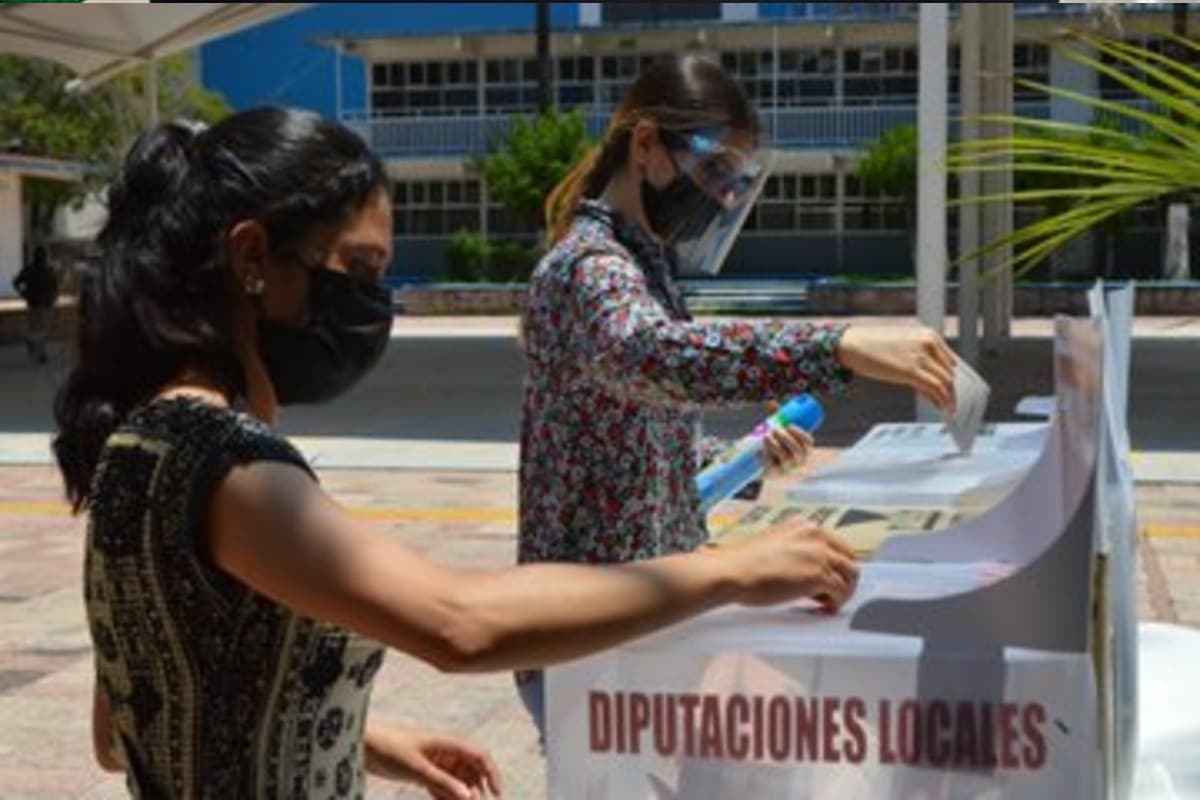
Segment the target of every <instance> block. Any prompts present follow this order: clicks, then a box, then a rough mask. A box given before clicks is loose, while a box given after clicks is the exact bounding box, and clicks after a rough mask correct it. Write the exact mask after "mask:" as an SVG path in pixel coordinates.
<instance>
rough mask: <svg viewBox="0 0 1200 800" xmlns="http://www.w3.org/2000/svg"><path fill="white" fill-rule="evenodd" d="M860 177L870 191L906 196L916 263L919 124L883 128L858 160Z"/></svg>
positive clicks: (908, 230) (907, 228)
mask: <svg viewBox="0 0 1200 800" xmlns="http://www.w3.org/2000/svg"><path fill="white" fill-rule="evenodd" d="M858 179H859V180H860V181H861V182H862V185H863V188H864V189H866V190H867V191H868V192H869V193H872V194H882V195H888V196H891V197H900V198H903V200H904V208H905V210H906V214H905V233H906V235H907V236H908V244H909V248H908V249H909V253H910V254H912V257H913V263H914V264H915V263H916V238H917V237H916V230H915V227H916V225H915V222H916V219H915V217H916V207H917V126H916V125H897V126H895V127H892V128H889V129H888V130H886V131H884V133H883V135H882V136H880V137H879V138H878V139H876V140H875V141H874V142H872V143H871V146H870V147H868V148H867V152H866V153H865V154H864V155H863V158H862V160H861V161H859V162H858Z"/></svg>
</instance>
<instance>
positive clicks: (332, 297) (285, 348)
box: [258, 269, 394, 406]
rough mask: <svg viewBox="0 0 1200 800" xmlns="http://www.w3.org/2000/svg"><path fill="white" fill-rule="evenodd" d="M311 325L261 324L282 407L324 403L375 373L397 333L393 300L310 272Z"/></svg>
mask: <svg viewBox="0 0 1200 800" xmlns="http://www.w3.org/2000/svg"><path fill="white" fill-rule="evenodd" d="M308 312H309V319H308V322H307V323H305V324H303V325H289V324H287V323H283V322H276V321H275V320H270V319H261V320H259V323H258V351H259V353H260V354H261V355H262V359H263V362H264V363H265V364H266V368H267V374H268V375H269V376H270V378H271V383H272V384H274V386H275V395H276V397H278V399H279V402H280V404H281V405H285V406H286V405H293V404H297V403H323V402H325V401H326V400H330V399H332V398H334V397H337V396H338V395H339V394H341V393H342V392H345V391H346V390H347V389H349V388H350V387H351V386H353V385H354V384H356V383H358V381H359V380H360V379H361V378H362V377H363V376H364V375H366V374H367V373H368V372H370V371H371V368H372V367H374V366H375V364H376V363H378V361H379V358H380V356H382V355H383V351H384V349H385V348H386V347H387V343H388V339H389V338H390V337H391V332H392V317H393V314H394V311H393V309H392V294H391V292H390V291H389V290H388V289H387V288H385V287H383V286H378V285H375V284H371V283H365V282H363V281H360V280H358V279H356V278H353V277H351V276H349V275H347V274H345V273H343V272H335V271H333V270H330V269H310V270H309V272H308Z"/></svg>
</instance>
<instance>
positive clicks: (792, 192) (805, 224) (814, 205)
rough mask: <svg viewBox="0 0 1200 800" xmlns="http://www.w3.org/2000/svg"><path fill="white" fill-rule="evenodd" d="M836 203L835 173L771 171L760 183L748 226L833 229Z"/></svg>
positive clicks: (770, 230)
mask: <svg viewBox="0 0 1200 800" xmlns="http://www.w3.org/2000/svg"><path fill="white" fill-rule="evenodd" d="M836 203H837V176H836V175H833V174H832V173H831V174H822V175H816V174H804V175H797V174H786V175H772V176H771V177H770V178H768V179H767V182H766V185H764V186H763V192H762V194H761V195H760V196H759V198H758V203H757V204H756V205H755V208H754V211H753V212H751V217H752V218H754V220H753V221H754V224H753V226H750V225H747V229H748V230H754V231H759V232H763V233H774V232H782V231H832V230H833V229H834V209H835V206H836Z"/></svg>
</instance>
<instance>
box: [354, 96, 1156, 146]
mask: <svg viewBox="0 0 1200 800" xmlns="http://www.w3.org/2000/svg"><path fill="white" fill-rule="evenodd" d="M1130 105H1136V106H1138V107H1147V106H1148V104H1146V103H1143V102H1133V103H1130ZM1014 110H1015V111H1016V113H1017V114H1019V115H1021V116H1024V117H1030V118H1033V119H1048V118H1049V116H1050V104H1049V103H1048V102H1046V101H1033V102H1019V103H1016V104H1015V106H1014ZM956 114H957V111H956V110H955V109H953V108H952V109H951V112H950V116H951V118H952V121H951V123H950V135H951V137H955V136H957V133H958V131H957V127H958V126H957V123H956V122H955V121H954V120H953V118H954V117H955V115H956ZM518 119H520V117H519V116H516V115H512V116H510V115H499V114H496V115H476V116H447V117H370V116H368V115H366V114H364V113H361V112H360V113H349V114H344V115H343V121H344V122H345V123H346V124H347V125H349V126H350V127H351V128H353V129H354V130H356V131H357V132H358V133H359V135H360V136H362V137H363V138H364V139H366V141H368V142H369V143H370V144H371V146H372V147H373V148H374V149H375V151H376V152H377V153H379V154H380V155H382V156H384V157H386V158H396V159H406V158H407V159H416V158H469V157H471V156H478V155H483V154H484V153H486V152H487V151H488V148H489V146H491V145H493V144H494V143H497V142H499V141H500V140H502V139H503V138H504V137H505V136H506V135H507V134H508V133H509V132H511V131H512V129H513V127H514V126H515V125H516V122H517V120H518ZM762 120H763V125H764V128H765V131H766V134H767V137H768V139H769V141H770V142H771V143H772V145H773V146H775V147H780V148H785V149H792V150H804V149H830V148H833V149H837V148H855V147H862V146H864V145H867V144H869V143H870V142H872V141H874V140H876V139H878V138H879V136H880V135H881V134H883V133H884V132H885V131H887V130H888V129H889V128H893V127H895V126H897V125H911V124H915V123H916V121H917V108H916V106H915V105H912V104H907V105H876V106H836V107H813V108H780V109H765V110H764V111H763V112H762ZM586 122H587V127H588V132H589V133H590V134H591V135H592V136H593V137H598V136H599V135H600V134H601V133H602V132H603V130H604V127H605V125H606V124H607V123H608V114H607V113H596V114H591V115H588V117H587V118H586ZM1121 124H1122V127H1123V128H1125V129H1127V130H1131V131H1133V130H1136V129H1137V126H1136V123H1132V122H1131V121H1129V120H1125V119H1123V120H1121Z"/></svg>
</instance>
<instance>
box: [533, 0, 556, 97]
mask: <svg viewBox="0 0 1200 800" xmlns="http://www.w3.org/2000/svg"><path fill="white" fill-rule="evenodd" d="M535 5H536V6H537V35H536V38H537V63H538V111H539V112H541V113H543V114H545V113H546V112H547V111H549V110H550V109H552V108H554V106H555V103H554V86H553V81H552V80H551V70H552V68H553V63H554V62H553V61H552V60H551V58H550V4H549V3H547V2H538V3H536V4H535Z"/></svg>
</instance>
